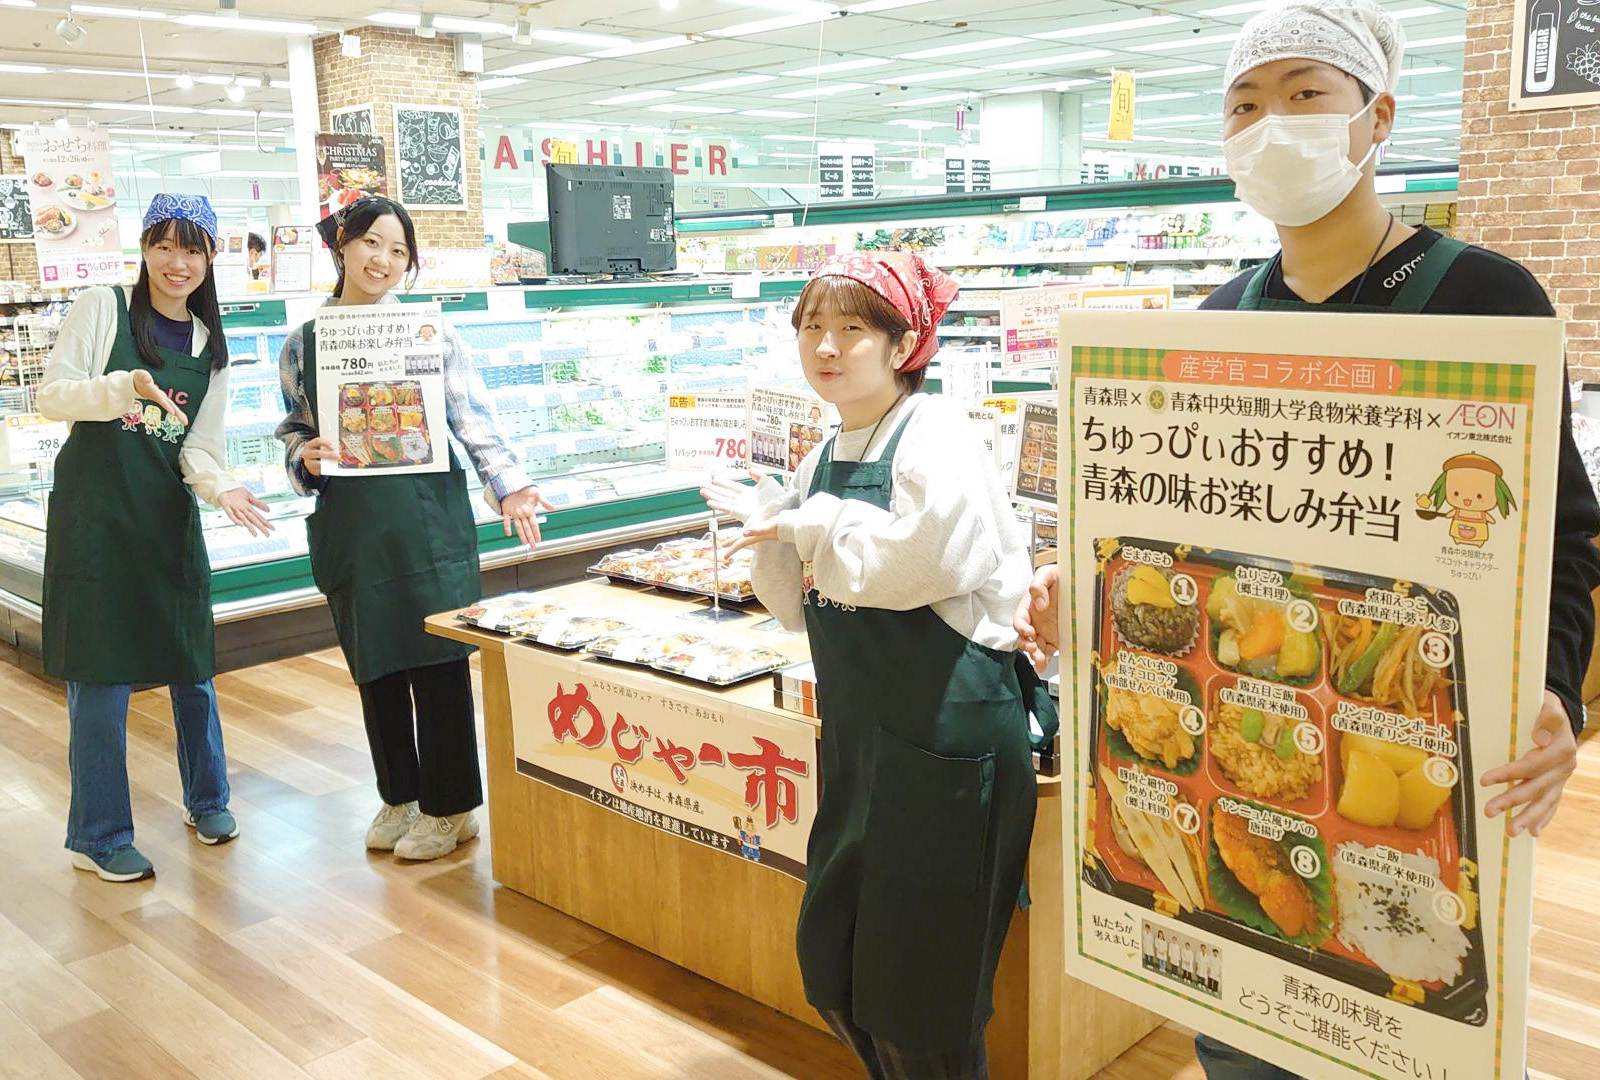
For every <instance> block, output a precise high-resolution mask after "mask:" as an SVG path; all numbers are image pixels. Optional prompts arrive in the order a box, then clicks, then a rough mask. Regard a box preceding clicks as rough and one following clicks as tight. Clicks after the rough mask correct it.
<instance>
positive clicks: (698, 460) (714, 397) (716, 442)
mask: <svg viewBox="0 0 1600 1080" xmlns="http://www.w3.org/2000/svg"><path fill="white" fill-rule="evenodd" d="M749 422H750V398H749V396H748V395H747V394H745V393H744V392H743V391H727V392H723V393H718V392H712V393H709V394H706V393H693V394H668V395H667V468H669V469H692V470H694V471H696V472H714V471H717V470H721V469H737V470H739V471H740V472H743V471H745V470H747V469H749V467H750V466H749V465H748V462H749V460H750V428H749V427H748V426H747V425H748V424H749Z"/></svg>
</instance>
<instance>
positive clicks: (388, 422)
mask: <svg viewBox="0 0 1600 1080" xmlns="http://www.w3.org/2000/svg"><path fill="white" fill-rule="evenodd" d="M432 462H433V439H432V436H431V435H430V434H429V431H428V415H427V410H426V409H425V408H424V407H423V400H422V384H421V383H418V382H410V381H407V382H393V383H391V382H373V383H346V384H345V385H344V386H343V387H342V388H341V389H340V392H339V463H340V464H341V465H344V466H346V467H347V468H362V469H368V468H385V467H389V468H392V467H396V466H412V465H428V464H431V463H432Z"/></svg>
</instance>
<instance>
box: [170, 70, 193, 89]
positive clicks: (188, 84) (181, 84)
mask: <svg viewBox="0 0 1600 1080" xmlns="http://www.w3.org/2000/svg"><path fill="white" fill-rule="evenodd" d="M174 84H175V85H176V86H177V88H178V89H179V90H193V89H194V76H193V75H190V74H189V73H188V72H187V71H185V72H183V73H182V74H181V75H179V76H178V77H177V79H176V80H174Z"/></svg>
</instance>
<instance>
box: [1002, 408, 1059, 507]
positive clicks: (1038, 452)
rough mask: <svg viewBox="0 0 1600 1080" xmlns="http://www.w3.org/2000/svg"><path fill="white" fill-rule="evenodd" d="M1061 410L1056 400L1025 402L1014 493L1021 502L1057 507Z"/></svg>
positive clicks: (1012, 489)
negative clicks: (1058, 421)
mask: <svg viewBox="0 0 1600 1080" xmlns="http://www.w3.org/2000/svg"><path fill="white" fill-rule="evenodd" d="M1057 411H1058V410H1057V409H1056V406H1055V404H1054V403H1047V402H1044V401H1036V400H1024V401H1023V402H1022V423H1021V428H1022V434H1021V448H1022V456H1021V457H1019V458H1018V459H1017V472H1016V481H1015V483H1014V484H1013V485H1012V487H1011V494H1012V495H1013V496H1015V498H1016V500H1017V501H1018V502H1020V503H1027V504H1028V505H1030V506H1037V507H1042V508H1044V509H1046V510H1054V509H1055V508H1056V477H1057V473H1058V471H1059V466H1058V462H1059V460H1060V448H1059V447H1058V446H1057V443H1056V439H1057V435H1056V426H1057V420H1056V415H1057Z"/></svg>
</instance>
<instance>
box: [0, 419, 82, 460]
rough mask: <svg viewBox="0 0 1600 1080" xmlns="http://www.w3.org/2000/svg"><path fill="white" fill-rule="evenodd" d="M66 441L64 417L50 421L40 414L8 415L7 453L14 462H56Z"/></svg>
mask: <svg viewBox="0 0 1600 1080" xmlns="http://www.w3.org/2000/svg"><path fill="white" fill-rule="evenodd" d="M66 441H67V424H66V421H64V420H47V419H45V418H44V417H43V416H40V415H39V414H38V413H25V414H23V415H20V416H8V417H6V452H7V456H8V457H9V458H10V460H11V464H13V465H36V464H42V463H44V462H47V461H54V460H55V457H56V455H57V454H59V453H61V447H62V445H63V444H65V443H66Z"/></svg>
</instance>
